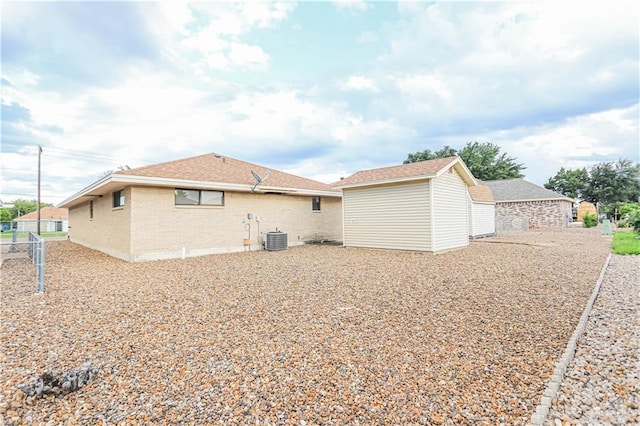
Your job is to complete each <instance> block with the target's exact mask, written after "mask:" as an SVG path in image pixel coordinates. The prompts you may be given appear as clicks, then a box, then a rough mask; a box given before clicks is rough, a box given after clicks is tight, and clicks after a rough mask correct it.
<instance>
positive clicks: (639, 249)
mask: <svg viewBox="0 0 640 426" xmlns="http://www.w3.org/2000/svg"><path fill="white" fill-rule="evenodd" d="M611 247H612V248H613V252H614V253H615V254H640V239H638V237H637V236H636V234H634V233H633V232H616V233H614V234H613V242H612V243H611Z"/></svg>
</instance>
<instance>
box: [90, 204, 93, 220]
mask: <svg viewBox="0 0 640 426" xmlns="http://www.w3.org/2000/svg"><path fill="white" fill-rule="evenodd" d="M89 219H93V200H91V201H89Z"/></svg>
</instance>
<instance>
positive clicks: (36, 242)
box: [0, 229, 45, 293]
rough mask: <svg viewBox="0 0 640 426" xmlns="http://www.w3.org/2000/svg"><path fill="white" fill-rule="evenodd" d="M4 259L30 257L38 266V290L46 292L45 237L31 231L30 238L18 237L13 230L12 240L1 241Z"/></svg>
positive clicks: (0, 247) (0, 245)
mask: <svg viewBox="0 0 640 426" xmlns="http://www.w3.org/2000/svg"><path fill="white" fill-rule="evenodd" d="M0 249H1V250H0V251H1V252H2V258H3V259H20V258H29V259H30V261H31V263H33V265H34V266H35V268H36V291H37V292H38V293H43V292H44V263H45V262H44V260H45V257H44V238H42V237H41V236H39V235H38V234H35V233H33V232H29V239H28V240H20V241H18V239H17V232H16V230H15V229H14V230H13V236H12V239H11V241H7V242H4V241H2V242H0Z"/></svg>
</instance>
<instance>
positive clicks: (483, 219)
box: [469, 185, 496, 238]
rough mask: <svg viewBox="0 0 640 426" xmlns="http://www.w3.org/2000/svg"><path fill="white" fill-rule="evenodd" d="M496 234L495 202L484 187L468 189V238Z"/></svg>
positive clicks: (486, 187)
mask: <svg viewBox="0 0 640 426" xmlns="http://www.w3.org/2000/svg"><path fill="white" fill-rule="evenodd" d="M495 234H496V202H495V200H494V199H493V194H492V193H491V188H489V187H488V186H486V185H476V186H470V187H469V237H471V238H480V237H488V236H491V235H495Z"/></svg>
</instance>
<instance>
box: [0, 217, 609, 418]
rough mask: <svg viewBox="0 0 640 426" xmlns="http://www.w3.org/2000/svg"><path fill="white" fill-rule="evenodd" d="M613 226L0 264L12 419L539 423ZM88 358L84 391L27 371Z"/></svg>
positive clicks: (6, 405) (70, 251)
mask: <svg viewBox="0 0 640 426" xmlns="http://www.w3.org/2000/svg"><path fill="white" fill-rule="evenodd" d="M609 246H610V238H607V237H604V236H602V235H601V233H600V232H599V230H593V229H591V230H587V229H564V230H556V231H550V230H532V231H530V232H528V233H526V234H524V235H512V236H504V237H500V238H488V239H484V240H480V241H477V242H473V243H472V244H471V245H470V247H469V248H467V249H463V250H456V251H452V252H448V253H444V254H441V255H437V256H434V255H432V254H428V253H414V252H399V251H383V250H365V249H345V248H342V247H328V246H304V247H296V248H293V249H289V250H287V251H280V252H251V253H237V254H227V255H216V256H207V257H200V258H192V259H186V260H170V261H158V262H148V263H137V264H130V263H126V262H123V261H120V260H116V259H114V258H111V257H109V256H106V255H104V254H101V253H98V252H94V251H91V250H88V249H86V248H83V247H81V246H78V245H75V244H73V243H71V242H66V241H65V242H51V243H47V269H46V286H47V290H46V292H45V294H44V295H35V294H34V293H33V291H34V288H35V284H34V281H35V278H34V276H33V272H32V270H33V267H32V266H31V265H28V264H26V262H24V261H20V260H8V261H5V262H4V264H3V266H2V328H1V335H0V337H1V341H2V355H1V359H0V362H1V363H2V368H0V416H2V417H1V418H0V420H2V419H4V422H5V423H6V424H9V425H11V424H23V423H26V424H30V423H32V422H34V423H38V424H60V423H65V424H74V423H78V424H207V423H220V422H225V423H237V424H249V423H258V422H259V423H261V424H391V423H395V424H398V423H402V424H407V423H414V424H499V423H504V424H526V423H527V422H528V420H529V419H530V417H531V413H532V411H533V410H534V409H535V407H536V405H537V404H538V402H539V400H540V396H541V394H542V392H543V390H544V388H545V386H546V383H547V381H548V380H549V378H550V376H551V373H552V372H553V368H554V364H555V362H556V361H557V359H558V358H559V356H560V355H561V354H562V352H563V351H564V348H565V345H566V342H567V340H568V339H569V337H570V336H571V334H572V332H573V330H574V328H575V327H576V324H577V323H578V321H579V318H580V315H581V313H582V310H583V308H584V305H585V304H586V302H587V300H588V299H589V297H590V295H591V292H592V289H593V286H594V284H595V282H596V280H597V278H598V275H599V273H600V269H601V267H602V265H603V263H604V261H605V259H606V257H607V254H608V252H609V251H610V250H609ZM85 362H91V364H92V366H93V367H96V368H97V369H98V372H97V373H96V375H95V377H94V378H93V379H92V381H91V382H90V383H89V384H88V385H87V386H85V387H83V388H82V389H80V390H79V391H77V392H74V393H70V394H67V395H64V396H53V395H48V396H45V397H44V398H39V399H36V398H32V397H26V395H25V394H24V393H23V392H22V391H20V390H18V388H17V385H18V384H21V383H25V382H29V381H30V380H31V378H32V377H33V376H34V375H36V374H42V373H43V372H45V371H57V372H62V371H67V370H69V369H71V368H75V367H78V366H80V365H82V364H83V363H85Z"/></svg>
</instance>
